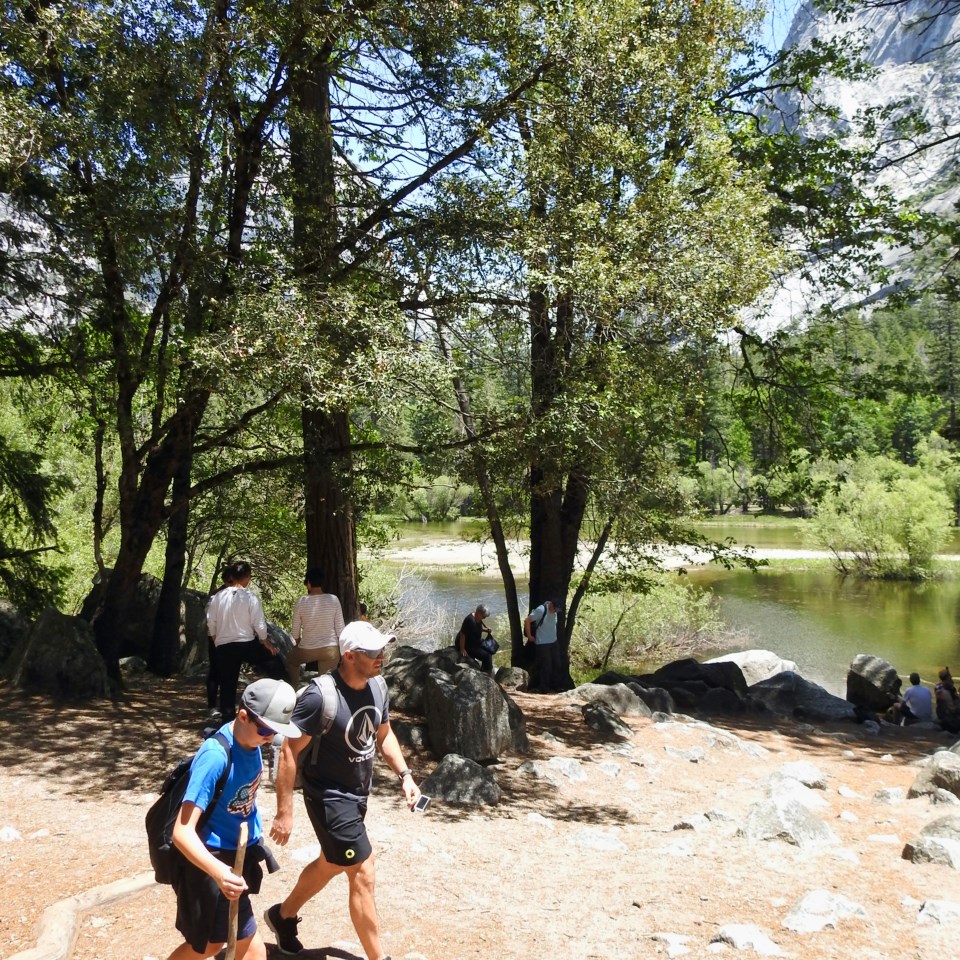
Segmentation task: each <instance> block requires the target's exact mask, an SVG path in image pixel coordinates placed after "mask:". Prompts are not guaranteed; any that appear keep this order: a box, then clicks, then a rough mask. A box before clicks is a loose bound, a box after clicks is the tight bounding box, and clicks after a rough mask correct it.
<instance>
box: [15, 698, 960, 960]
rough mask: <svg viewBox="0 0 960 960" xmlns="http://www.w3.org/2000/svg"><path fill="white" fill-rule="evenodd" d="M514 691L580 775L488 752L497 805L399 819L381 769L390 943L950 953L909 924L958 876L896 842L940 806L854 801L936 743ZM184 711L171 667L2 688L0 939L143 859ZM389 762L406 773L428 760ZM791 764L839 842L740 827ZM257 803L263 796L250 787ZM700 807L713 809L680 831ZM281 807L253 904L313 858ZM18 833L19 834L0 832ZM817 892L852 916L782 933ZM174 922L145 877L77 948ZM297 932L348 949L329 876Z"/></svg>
mask: <svg viewBox="0 0 960 960" xmlns="http://www.w3.org/2000/svg"><path fill="white" fill-rule="evenodd" d="M517 700H518V703H519V705H520V706H521V708H522V709H523V710H524V712H525V714H526V716H527V723H528V729H529V732H530V734H531V742H532V744H533V753H532V758H534V759H536V760H539V761H540V762H542V763H549V762H550V761H551V759H552V758H567V759H575V760H577V761H579V763H580V766H581V771H582V779H581V780H579V781H578V782H574V781H571V780H569V779H567V778H566V777H564V776H562V775H559V774H557V775H556V777H555V782H549V781H543V780H535V779H531V778H530V777H528V776H526V775H524V774H523V773H522V772H521V771H520V770H519V769H518V768H519V767H520V764H521V763H522V762H523V761H524V759H529V758H523V757H516V756H505V757H503V758H502V759H501V762H500V763H498V764H496V765H495V766H494V768H493V770H494V772H495V774H496V777H497V779H498V781H499V783H500V785H501V787H502V788H503V792H504V796H503V801H502V803H501V804H500V805H499V806H497V807H495V808H489V809H484V810H479V811H469V810H462V809H457V808H452V807H445V806H444V805H442V804H440V803H435V804H434V805H433V807H432V808H431V810H430V811H429V812H428V813H427V814H426V815H423V816H417V815H413V814H410V813H409V812H408V811H407V810H406V809H405V807H404V806H403V805H402V803H401V800H400V794H399V791H398V789H397V787H396V781H395V780H394V778H392V777H391V776H389V774H388V772H387V771H386V770H385V768H384V767H383V766H382V765H380V766H379V767H378V772H377V781H376V786H375V796H374V798H373V800H372V803H371V807H370V812H369V816H368V824H369V828H370V832H371V835H372V837H373V840H374V845H375V849H376V851H377V854H376V855H377V858H378V895H377V899H378V907H379V913H380V919H381V924H382V931H383V940H384V945H385V948H386V950H387V951H388V952H389V953H390V954H391V955H392V957H393V960H400V958H405V960H460V958H462V960H473V958H477V960H479V958H484V960H486V958H491V957H492V958H501V957H504V958H523V960H534V958H540V957H549V958H555V960H591V958H604V960H606V958H624V960H633V958H646V957H658V956H667V955H668V945H667V943H666V942H664V941H662V940H657V939H655V937H656V936H657V935H658V934H660V933H671V934H675V935H677V936H678V937H682V938H686V940H685V945H686V948H687V949H688V950H689V953H688V954H686V955H687V956H690V957H706V956H713V955H714V953H715V951H716V950H717V949H718V947H717V945H713V946H711V940H712V939H713V938H715V937H716V936H717V935H718V934H719V932H720V930H721V928H722V927H723V926H724V925H726V924H731V923H741V924H755V925H757V926H758V927H760V928H762V929H763V930H764V931H766V933H767V935H768V936H769V937H770V938H771V939H772V941H773V942H774V943H775V944H776V948H777V949H778V950H779V951H781V953H782V955H783V956H788V957H795V958H798V960H799V958H804V960H827V958H847V957H849V958H864V957H866V958H887V957H890V958H892V957H897V958H898V960H901V958H930V960H933V958H937V960H943V958H944V957H950V956H955V955H956V949H957V942H958V940H960V922H958V921H955V922H954V923H953V924H952V925H951V924H945V925H937V924H934V925H921V924H919V923H918V919H917V917H918V911H919V908H920V906H921V905H922V904H923V903H924V902H925V901H927V900H930V899H941V900H942V899H947V900H953V901H955V902H960V875H958V873H957V872H956V871H953V870H951V869H949V868H946V867H942V866H934V865H913V864H908V863H907V862H905V861H904V860H902V859H901V856H900V854H901V849H902V846H903V843H904V841H906V840H907V839H910V838H911V837H913V836H915V835H916V834H917V832H918V831H919V830H920V828H921V827H922V826H923V825H924V824H926V823H928V822H929V821H931V820H933V819H935V818H936V817H938V816H942V815H943V814H944V813H946V812H948V810H947V809H946V808H943V807H933V806H931V805H930V803H929V802H928V801H927V800H925V799H916V800H899V801H897V802H893V803H889V802H880V801H878V800H876V799H874V794H875V793H876V791H877V790H879V789H880V788H882V787H901V788H903V789H904V790H905V789H906V788H908V787H909V785H910V783H911V782H912V781H913V779H914V776H915V774H916V763H917V762H918V761H919V760H920V759H922V758H923V757H924V756H926V755H928V754H929V753H930V752H931V751H932V750H934V749H935V748H937V747H943V746H946V745H948V744H949V742H950V741H949V740H948V739H944V738H943V737H942V736H941V735H937V736H935V737H934V738H932V739H930V738H928V737H924V736H920V735H913V734H912V732H911V731H909V730H900V729H899V728H896V729H892V728H891V729H890V730H889V731H888V733H887V735H885V736H881V737H876V736H874V737H869V736H865V735H863V734H862V732H861V728H858V727H855V726H842V727H836V728H831V729H813V728H809V727H803V726H798V725H794V724H791V723H783V724H779V725H772V724H756V723H746V722H743V723H734V724H731V723H729V722H724V723H722V724H720V723H716V722H715V723H714V725H713V726H708V725H705V724H702V723H697V722H694V721H690V720H687V719H678V720H677V721H676V722H671V723H665V724H656V723H654V722H652V721H651V720H644V719H632V720H630V725H631V727H632V730H633V736H632V738H631V740H630V741H628V742H626V743H620V742H616V741H606V740H602V739H599V740H598V735H597V734H595V733H594V732H593V731H591V730H590V729H589V728H588V727H586V725H585V724H584V723H583V720H582V718H581V715H580V712H579V709H577V708H576V707H571V705H570V702H569V698H567V697H564V696H556V697H535V696H532V695H523V694H521V695H518V697H517ZM201 705H202V690H201V688H200V687H199V685H196V684H193V685H191V684H188V683H187V682H186V681H181V680H170V681H144V682H143V684H142V685H141V686H139V687H136V688H134V689H132V690H130V692H129V694H128V696H127V698H126V700H125V701H124V702H123V703H118V704H99V705H95V706H92V707H84V708H77V707H59V708H56V707H52V706H51V705H50V704H49V703H48V702H47V701H45V700H43V699H41V698H37V697H27V696H24V695H21V694H14V693H11V692H10V691H9V690H7V689H4V688H2V687H0V744H2V747H0V796H2V797H3V800H4V804H3V814H2V820H0V829H2V831H3V833H2V836H3V837H5V838H7V839H5V840H2V841H0V904H2V907H0V956H3V957H9V956H11V955H13V954H15V953H17V952H20V951H22V950H25V949H27V948H28V947H30V946H32V945H33V942H34V938H35V936H36V928H37V923H38V920H39V919H40V916H41V913H42V911H43V910H44V909H45V908H46V907H48V906H50V905H51V904H53V903H55V902H57V901H59V900H62V899H63V898H64V897H67V896H70V895H73V894H76V893H79V892H81V891H84V890H88V889H90V888H91V887H96V886H98V885H101V884H105V883H109V882H111V881H115V880H118V879H121V878H124V877H131V876H136V875H139V874H141V873H142V872H143V871H145V870H147V869H148V860H147V852H146V846H145V840H144V834H143V816H144V813H145V812H146V809H147V807H148V806H149V803H150V802H151V800H152V797H153V791H154V790H155V789H156V787H157V785H158V784H159V782H160V781H161V780H162V777H163V775H164V773H165V772H166V770H167V769H168V768H169V767H170V766H171V765H172V763H173V761H174V760H175V759H177V758H178V757H179V756H181V755H182V754H184V753H186V752H189V751H191V750H192V749H193V748H194V746H195V745H196V743H197V731H198V729H199V727H200V723H201V721H200V717H201V715H202V711H201V709H200V708H201ZM757 748H762V749H757ZM409 759H410V761H411V765H412V766H413V767H414V768H415V770H416V772H417V775H418V777H422V776H423V775H424V774H426V773H428V772H429V771H430V770H431V769H432V768H433V766H434V765H435V763H436V762H437V761H436V758H433V757H430V756H429V755H426V754H425V755H422V756H416V755H413V756H410V757H409ZM795 760H807V761H810V762H812V763H814V764H816V765H817V766H818V767H819V768H820V770H821V771H822V772H823V773H824V774H825V775H826V778H827V789H826V790H825V791H818V796H820V797H821V799H822V801H823V807H822V809H819V810H818V811H817V815H818V816H819V817H821V819H823V820H824V821H825V822H827V823H828V824H829V826H830V827H831V828H832V829H833V830H834V831H835V833H836V835H837V840H836V843H835V844H832V845H829V846H827V847H826V848H823V849H819V850H800V849H798V848H797V847H795V846H791V845H789V844H786V843H784V842H781V841H768V842H760V843H750V842H748V841H746V840H745V839H742V838H739V837H737V836H736V826H737V823H738V822H742V821H743V819H744V817H745V815H746V812H747V810H748V809H749V807H750V806H751V804H753V803H755V802H756V801H757V800H759V799H760V798H762V797H763V796H764V795H765V792H766V789H767V784H768V782H769V778H770V777H771V775H772V774H773V773H774V772H775V771H776V770H778V769H779V768H780V766H781V765H782V764H784V763H786V762H789V761H795ZM841 788H843V794H841V792H840V791H841ZM851 791H852V793H851ZM844 794H845V795H844ZM259 803H260V805H261V808H262V809H264V810H265V811H266V812H267V813H268V814H270V813H272V811H273V807H274V797H273V795H272V793H271V790H270V788H269V787H265V788H264V789H263V790H262V792H261V794H260V797H259ZM707 812H713V813H714V814H715V815H717V819H714V820H711V821H710V822H709V824H708V825H706V826H703V827H702V828H701V829H698V830H687V829H683V830H680V829H677V826H678V824H679V823H680V821H681V820H683V819H684V818H690V817H695V815H697V814H704V813H707ZM295 816H296V820H295V832H294V836H293V838H292V840H291V843H290V845H289V846H288V847H287V848H285V849H284V850H282V851H280V852H279V859H280V862H281V865H282V870H281V871H280V873H278V874H276V875H274V876H272V877H270V878H269V879H268V880H267V882H266V884H265V888H264V891H263V893H262V894H261V896H259V897H258V898H256V900H257V909H258V912H259V911H262V910H263V909H265V908H266V907H267V906H269V905H270V904H271V903H273V902H275V901H276V900H279V899H281V898H282V896H283V895H284V894H285V892H286V891H287V890H288V889H289V887H290V886H291V885H292V883H293V881H294V878H295V876H296V874H297V871H298V869H299V868H300V866H301V864H302V863H303V862H304V861H305V860H307V859H309V858H310V857H312V856H313V855H314V853H315V851H316V846H315V843H314V841H313V837H312V834H311V831H310V827H309V823H308V821H307V818H306V815H305V814H304V812H303V810H302V807H299V806H298V808H297V810H296V815H295ZM723 817H729V818H730V819H729V820H726V819H723ZM14 831H15V834H16V837H19V838H21V839H16V838H13V839H10V838H11V837H12V836H13V832H14ZM819 889H825V890H828V891H831V892H834V893H842V894H843V895H844V896H846V897H848V898H849V899H851V900H852V901H854V902H855V903H857V904H859V905H861V906H862V907H863V910H864V913H865V916H863V917H861V918H855V919H848V920H843V921H841V922H839V924H838V925H837V927H836V928H827V929H826V930H824V931H822V932H820V933H815V934H799V933H795V932H793V931H791V930H788V929H786V928H785V927H784V926H783V925H782V924H783V920H784V919H785V917H786V915H787V913H788V912H789V910H790V908H791V906H792V905H793V904H794V903H795V902H796V901H797V900H798V899H799V898H800V897H801V896H802V895H804V894H806V893H808V892H810V891H813V890H819ZM173 918H174V900H173V896H172V892H171V891H170V889H169V888H166V887H159V886H152V887H150V888H149V889H147V890H146V891H144V892H142V893H140V894H138V895H136V896H133V897H130V898H128V899H125V900H122V901H119V902H117V903H115V904H113V905H110V906H107V907H103V908H100V909H97V910H93V911H90V912H89V913H87V914H85V915H84V916H83V918H82V926H81V931H80V936H79V939H78V942H77V945H76V950H75V953H74V956H75V957H76V958H77V960H140V958H148V957H152V958H162V957H165V956H166V955H167V954H168V953H169V952H170V951H171V950H172V949H173V948H174V947H175V946H176V945H177V943H178V938H177V935H176V933H175V931H174V926H173ZM301 937H302V939H303V940H304V942H305V943H306V944H307V946H308V948H309V949H307V950H306V951H305V952H304V953H303V954H302V956H303V957H305V958H307V960H311V958H320V957H337V958H342V960H354V958H359V956H360V951H359V945H358V943H357V941H356V937H355V935H354V933H353V930H352V927H351V925H350V921H349V916H348V913H347V905H346V889H345V885H344V884H343V882H334V884H332V885H331V887H330V888H328V889H327V890H326V891H324V892H323V893H322V894H321V895H320V896H319V897H318V898H316V900H315V901H313V902H312V903H311V904H309V905H308V907H307V908H306V910H305V911H304V919H303V923H302V925H301ZM267 941H268V944H270V947H269V955H270V957H271V958H275V957H278V956H280V955H279V954H278V953H277V952H276V950H275V948H274V947H273V946H272V937H271V935H270V934H269V932H267ZM678 955H679V954H678ZM745 955H746V956H755V955H756V954H755V953H753V952H752V951H746V952H745Z"/></svg>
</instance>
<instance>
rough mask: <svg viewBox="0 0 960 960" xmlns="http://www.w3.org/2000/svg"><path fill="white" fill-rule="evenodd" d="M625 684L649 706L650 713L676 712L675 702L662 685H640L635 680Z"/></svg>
mask: <svg viewBox="0 0 960 960" xmlns="http://www.w3.org/2000/svg"><path fill="white" fill-rule="evenodd" d="M627 686H628V687H629V688H630V689H631V690H632V691H633V692H634V693H635V694H636V695H637V696H638V697H639V698H640V699H641V700H642V701H643V702H644V703H645V704H646V705H647V706H648V707H649V708H650V712H651V715H652V714H654V713H676V712H677V704H676V702H675V701H674V699H673V697H671V696H670V694H669V692H668V691H666V690H664V689H663V687H642V686H641V685H640V684H639V683H637V682H636V681H635V680H631V681H630V682H629V683H628V684H627Z"/></svg>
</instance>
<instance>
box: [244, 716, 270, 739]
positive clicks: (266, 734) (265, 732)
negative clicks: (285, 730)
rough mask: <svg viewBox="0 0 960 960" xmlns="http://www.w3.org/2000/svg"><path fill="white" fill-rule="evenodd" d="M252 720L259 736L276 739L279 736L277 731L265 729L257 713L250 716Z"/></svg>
mask: <svg viewBox="0 0 960 960" xmlns="http://www.w3.org/2000/svg"><path fill="white" fill-rule="evenodd" d="M250 719H251V720H252V721H253V722H254V723H255V724H256V727H257V736H260V737H275V736H276V735H277V731H276V730H271V729H270V727H265V726H264V725H263V721H262V720H261V719H260V718H259V717H258V716H257V715H256V714H255V713H251V714H250Z"/></svg>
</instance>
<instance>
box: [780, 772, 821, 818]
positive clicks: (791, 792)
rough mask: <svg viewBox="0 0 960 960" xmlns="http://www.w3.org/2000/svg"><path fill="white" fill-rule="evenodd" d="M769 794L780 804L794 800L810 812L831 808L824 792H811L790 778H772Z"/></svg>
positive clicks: (805, 786) (804, 785)
mask: <svg viewBox="0 0 960 960" xmlns="http://www.w3.org/2000/svg"><path fill="white" fill-rule="evenodd" d="M767 794H768V796H770V797H773V798H774V799H775V800H778V801H780V802H786V801H788V800H792V801H794V802H796V803H799V804H800V805H801V806H802V807H806V808H807V809H808V810H822V809H824V808H825V807H828V806H829V803H827V801H826V800H825V799H824V795H823V792H822V791H819V790H811V789H810V788H809V787H808V786H807V785H806V784H803V783H801V782H800V781H799V780H791V779H790V778H789V777H781V776H777V775H774V776H773V777H771V779H770V782H769V784H768V786H767Z"/></svg>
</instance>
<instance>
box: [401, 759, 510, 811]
mask: <svg viewBox="0 0 960 960" xmlns="http://www.w3.org/2000/svg"><path fill="white" fill-rule="evenodd" d="M420 789H421V790H423V792H424V793H425V794H426V795H427V796H428V797H432V798H434V799H435V800H442V801H443V802H444V803H449V804H453V805H454V806H466V807H479V806H483V805H486V806H496V805H497V804H498V803H499V802H500V795H501V791H500V786H499V784H498V783H497V781H496V780H495V779H494V776H493V774H492V773H490V772H489V771H488V770H484V768H483V767H481V766H480V764H479V763H476V762H474V761H473V760H468V759H467V758H466V757H460V756H457V755H456V754H454V753H448V754H447V755H446V756H445V757H444V758H443V759H442V760H441V761H440V763H439V764H437V767H436V769H435V770H434V771H433V773H431V774H430V776H428V777H425V778H424V780H423V782H422V783H421V784H420Z"/></svg>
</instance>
